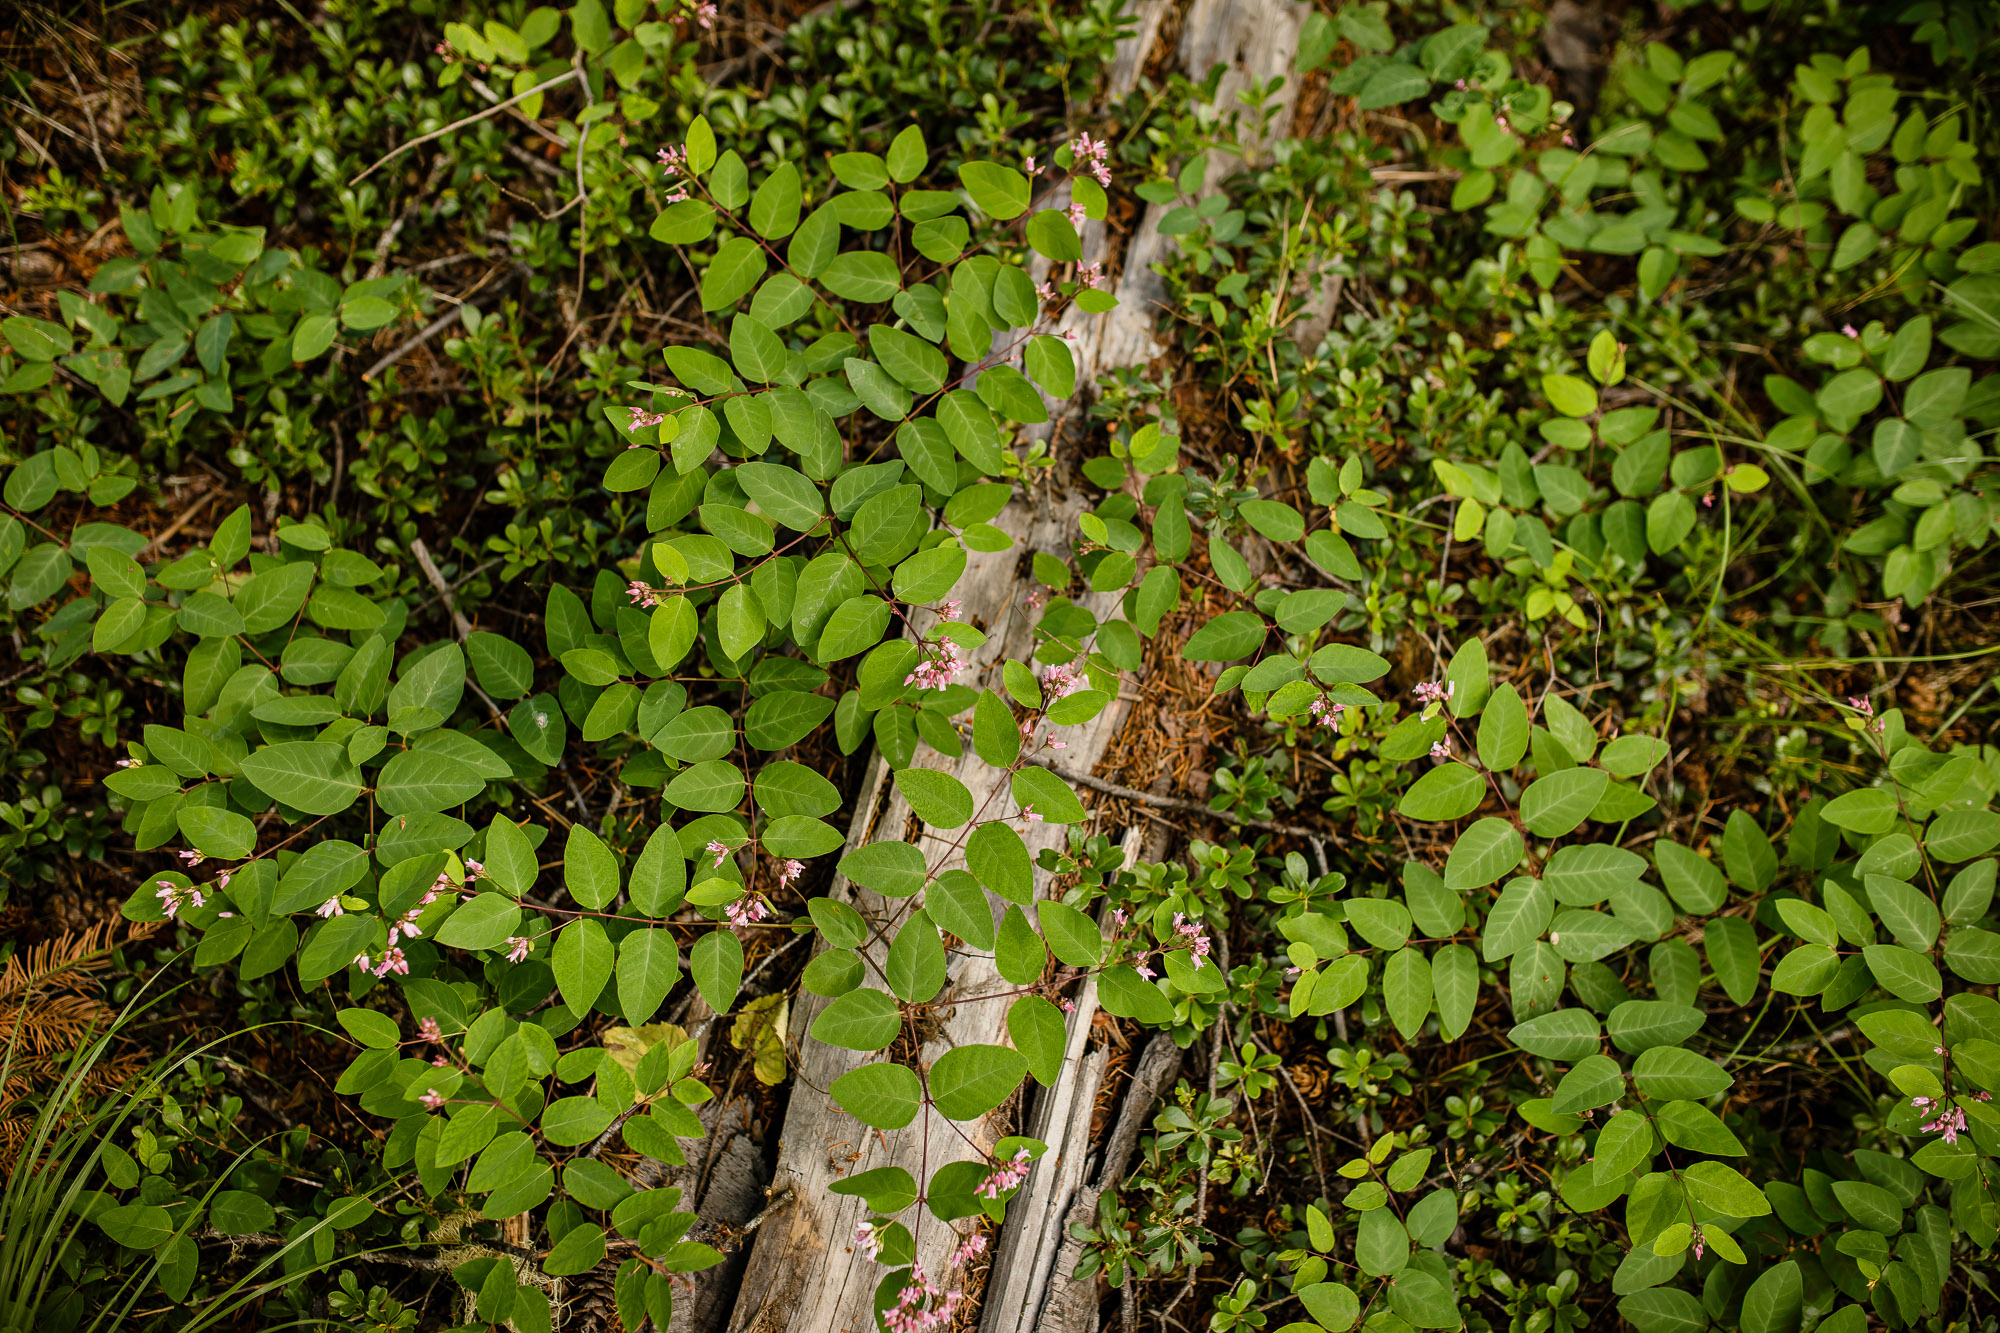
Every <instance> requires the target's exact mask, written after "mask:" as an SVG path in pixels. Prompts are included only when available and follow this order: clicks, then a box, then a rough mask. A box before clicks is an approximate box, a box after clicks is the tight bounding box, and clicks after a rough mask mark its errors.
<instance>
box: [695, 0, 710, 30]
mask: <svg viewBox="0 0 2000 1333" xmlns="http://www.w3.org/2000/svg"><path fill="white" fill-rule="evenodd" d="M694 21H695V22H696V23H699V24H700V25H701V26H702V27H704V28H711V29H712V28H714V27H715V0H701V3H700V4H698V5H696V6H695V7H694Z"/></svg>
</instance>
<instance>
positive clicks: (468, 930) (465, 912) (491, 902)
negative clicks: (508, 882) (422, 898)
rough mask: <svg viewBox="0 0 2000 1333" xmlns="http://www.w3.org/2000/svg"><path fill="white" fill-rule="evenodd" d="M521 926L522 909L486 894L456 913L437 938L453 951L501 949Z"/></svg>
mask: <svg viewBox="0 0 2000 1333" xmlns="http://www.w3.org/2000/svg"><path fill="white" fill-rule="evenodd" d="M520 924H521V908H520V905H519V904H517V903H516V902H515V901H514V900H513V899H512V898H509V897H508V896H507V895H506V894H504V893H482V894H480V895H479V896H478V897H476V898H474V899H473V900H472V901H471V902H468V903H463V904H461V905H460V906H459V907H458V908H457V909H456V910H455V911H453V912H452V914H451V916H450V917H448V918H446V920H445V923H444V924H443V925H442V926H440V927H438V930H437V934H436V936H435V939H436V941H437V942H438V943H439V944H441V945H443V946H445V947H446V948H449V949H497V948H499V947H500V946H501V945H503V944H505V943H506V942H507V938H508V936H510V935H512V934H514V932H515V930H516V929H517V928H518V927H519V926H520Z"/></svg>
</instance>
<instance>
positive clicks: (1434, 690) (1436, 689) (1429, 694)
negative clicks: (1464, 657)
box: [1413, 680, 1458, 704]
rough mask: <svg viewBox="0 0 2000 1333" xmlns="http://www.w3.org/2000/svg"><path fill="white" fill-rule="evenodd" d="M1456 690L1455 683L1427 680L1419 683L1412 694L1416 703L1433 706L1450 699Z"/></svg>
mask: <svg viewBox="0 0 2000 1333" xmlns="http://www.w3.org/2000/svg"><path fill="white" fill-rule="evenodd" d="M1457 689H1458V684H1457V682H1455V681H1442V680H1427V681H1423V682H1421V683H1420V684H1419V685H1418V686H1417V688H1416V689H1415V691H1413V693H1415V694H1416V696H1417V702H1418V703H1425V704H1435V703H1443V702H1444V701H1445V700H1446V699H1449V698H1451V696H1452V693H1453V692H1454V691H1456V690H1457Z"/></svg>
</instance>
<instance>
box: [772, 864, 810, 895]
mask: <svg viewBox="0 0 2000 1333" xmlns="http://www.w3.org/2000/svg"><path fill="white" fill-rule="evenodd" d="M805 870H806V863H805V862H803V861H793V860H787V861H786V862H785V863H784V864H783V865H781V866H779V867H778V887H779V888H781V889H782V888H784V887H786V886H787V885H789V884H790V883H791V882H792V881H793V880H795V879H797V878H798V877H799V876H800V875H803V874H804V873H805Z"/></svg>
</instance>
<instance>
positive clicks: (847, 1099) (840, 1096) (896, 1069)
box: [828, 1064, 924, 1130]
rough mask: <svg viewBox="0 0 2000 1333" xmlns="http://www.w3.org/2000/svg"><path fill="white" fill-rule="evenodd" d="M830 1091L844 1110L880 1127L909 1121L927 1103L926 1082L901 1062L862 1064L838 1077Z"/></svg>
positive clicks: (890, 1126) (870, 1124)
mask: <svg viewBox="0 0 2000 1333" xmlns="http://www.w3.org/2000/svg"><path fill="white" fill-rule="evenodd" d="M828 1091H829V1092H831V1093H832V1094H833V1100H834V1103H835V1104H836V1105H838V1106H839V1107H840V1109H841V1110H843V1111H845V1112H847V1113H848V1114H849V1115H851V1116H853V1117H854V1118H855V1119H857V1120H859V1121H861V1123H863V1124H864V1125H868V1126H871V1127H872V1128H875V1129H881V1130H894V1129H901V1128H902V1127H903V1126H905V1125H907V1124H909V1123H910V1122H911V1121H912V1120H914V1119H916V1118H917V1110H918V1108H920V1107H921V1106H922V1105H923V1103H924V1090H923V1086H922V1085H921V1084H920V1083H918V1082H917V1076H916V1074H915V1073H914V1072H912V1071H911V1070H908V1069H905V1068H904V1067H903V1066H902V1065H894V1064H873V1065H863V1066H862V1067H861V1068H859V1069H852V1070H849V1071H848V1072H847V1073H845V1074H842V1075H841V1076H840V1077H839V1078H837V1079H835V1080H834V1081H833V1085H832V1087H830V1088H829V1089H828Z"/></svg>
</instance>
